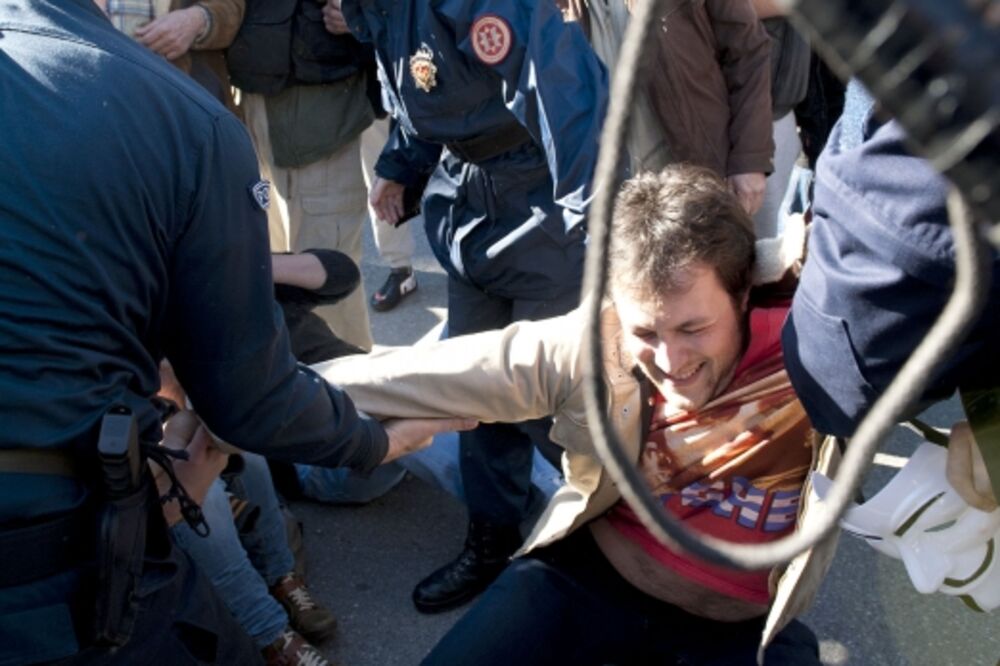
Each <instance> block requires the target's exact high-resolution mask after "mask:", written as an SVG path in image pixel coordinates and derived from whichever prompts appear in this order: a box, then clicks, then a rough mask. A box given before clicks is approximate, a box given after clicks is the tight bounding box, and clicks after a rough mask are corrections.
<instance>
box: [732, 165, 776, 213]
mask: <svg viewBox="0 0 1000 666" xmlns="http://www.w3.org/2000/svg"><path fill="white" fill-rule="evenodd" d="M726 180H727V181H728V182H729V189H730V190H732V192H733V194H735V195H736V198H737V199H739V200H740V205H741V206H743V210H745V211H746V212H747V215H753V214H754V213H756V212H757V211H758V210H760V207H761V206H762V205H764V190H766V189H767V176H765V175H764V174H762V173H737V174H733V175H732V176H729V177H728V178H727V179H726Z"/></svg>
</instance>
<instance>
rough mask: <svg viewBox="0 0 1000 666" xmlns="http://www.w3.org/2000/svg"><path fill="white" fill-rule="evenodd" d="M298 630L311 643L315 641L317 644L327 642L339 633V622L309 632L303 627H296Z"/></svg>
mask: <svg viewBox="0 0 1000 666" xmlns="http://www.w3.org/2000/svg"><path fill="white" fill-rule="evenodd" d="M296 631H298V632H299V634H301V635H302V637H303V638H305V639H306V640H307V641H309V642H310V643H315V644H319V643H325V642H326V641H328V640H330V639H331V638H333V637H334V636H335V635H336V634H337V623H336V622H333V623H332V624H331V625H330V626H328V627H325V628H322V629H317V630H314V631H309V632H306V631H302V630H301V629H296Z"/></svg>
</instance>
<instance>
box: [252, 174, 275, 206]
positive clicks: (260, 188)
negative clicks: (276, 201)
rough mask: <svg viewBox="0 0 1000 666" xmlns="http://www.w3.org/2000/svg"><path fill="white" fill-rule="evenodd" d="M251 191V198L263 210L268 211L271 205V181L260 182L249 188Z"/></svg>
mask: <svg viewBox="0 0 1000 666" xmlns="http://www.w3.org/2000/svg"><path fill="white" fill-rule="evenodd" d="M247 189H248V190H249V191H250V198H251V199H253V202H254V203H255V204H257V207H258V208H260V209H261V210H267V208H268V206H270V205H271V181H269V180H263V179H262V180H258V181H257V182H256V183H254V184H253V185H251V186H250V187H249V188H247Z"/></svg>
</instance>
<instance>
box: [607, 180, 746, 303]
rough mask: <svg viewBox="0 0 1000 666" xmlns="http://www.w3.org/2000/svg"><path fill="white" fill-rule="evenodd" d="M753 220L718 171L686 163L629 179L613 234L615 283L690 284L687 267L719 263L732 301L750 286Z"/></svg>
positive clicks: (660, 287) (649, 290)
mask: <svg viewBox="0 0 1000 666" xmlns="http://www.w3.org/2000/svg"><path fill="white" fill-rule="evenodd" d="M754 240H755V239H754V233H753V222H752V221H751V219H750V217H749V216H748V215H747V214H746V212H745V211H744V210H743V207H742V206H740V203H739V201H738V200H737V199H736V197H735V196H734V195H733V194H732V192H730V190H729V188H728V186H727V185H726V183H725V182H724V181H723V180H722V179H720V178H719V177H718V176H716V175H715V173H714V172H712V171H710V170H708V169H705V168H702V167H697V166H692V165H689V164H680V165H673V166H669V167H667V168H665V169H664V170H663V171H660V172H659V173H645V174H641V175H639V176H636V177H634V178H631V179H629V180H627V181H626V182H625V183H624V185H623V186H622V189H621V192H620V193H619V194H618V198H617V200H616V202H615V211H614V219H613V223H612V233H611V254H610V266H611V281H612V288H613V289H625V290H629V291H633V292H634V291H638V292H639V293H645V294H648V295H649V296H651V297H655V296H656V295H657V294H662V293H664V292H669V291H677V290H683V289H685V288H686V287H687V284H686V282H687V279H688V270H687V269H688V268H690V267H691V266H692V265H693V264H696V263H704V264H706V265H708V266H711V267H713V268H715V271H716V275H717V276H718V278H719V281H720V282H721V283H722V285H723V287H724V288H725V289H726V291H727V292H728V293H729V295H730V296H731V297H732V298H733V299H734V300H739V299H741V298H742V296H743V295H744V294H745V293H746V292H747V290H749V288H750V285H751V277H752V270H753V263H754Z"/></svg>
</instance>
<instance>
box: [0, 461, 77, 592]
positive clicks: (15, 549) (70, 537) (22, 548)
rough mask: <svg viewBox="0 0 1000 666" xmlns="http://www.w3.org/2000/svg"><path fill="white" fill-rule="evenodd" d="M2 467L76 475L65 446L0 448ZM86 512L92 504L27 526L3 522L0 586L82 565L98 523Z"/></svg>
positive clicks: (6, 470)
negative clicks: (61, 447)
mask: <svg viewBox="0 0 1000 666" xmlns="http://www.w3.org/2000/svg"><path fill="white" fill-rule="evenodd" d="M0 473H9V474H51V475H53V476H68V477H76V476H77V475H78V474H77V464H76V462H75V460H74V459H73V456H72V455H71V454H70V452H69V451H68V450H65V449H59V450H47V449H5V450H0ZM88 516H92V511H91V510H90V509H89V507H88V508H87V509H86V510H81V509H77V510H73V511H70V512H68V513H66V514H63V515H61V516H58V517H56V518H48V519H45V520H44V521H42V522H39V523H36V524H32V525H27V526H25V527H17V528H13V529H4V528H0V588H3V587H11V586H14V585H26V584H28V583H31V582H33V581H36V580H40V579H42V578H48V577H49V576H52V575H54V574H57V573H59V572H60V571H66V570H67V569H70V568H72V567H73V566H76V565H78V564H79V562H80V560H81V558H84V557H86V556H87V555H89V552H90V550H91V549H92V548H93V537H92V536H91V534H92V532H93V530H94V526H93V524H92V520H88ZM29 552H30V555H29V554H28V553H29Z"/></svg>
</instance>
